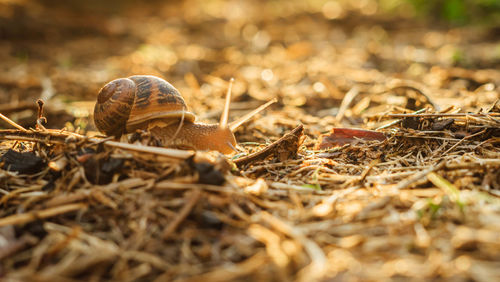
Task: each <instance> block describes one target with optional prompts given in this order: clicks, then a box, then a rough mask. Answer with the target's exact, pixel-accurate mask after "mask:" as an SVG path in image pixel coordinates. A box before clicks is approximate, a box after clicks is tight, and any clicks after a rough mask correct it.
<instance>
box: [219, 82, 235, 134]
mask: <svg viewBox="0 0 500 282" xmlns="http://www.w3.org/2000/svg"><path fill="white" fill-rule="evenodd" d="M233 82H234V78H231V80H229V87H228V88H227V93H226V104H225V105H224V110H223V111H222V115H221V117H220V123H219V126H220V127H221V128H226V127H227V120H228V118H229V104H230V103H231V91H232V90H233Z"/></svg>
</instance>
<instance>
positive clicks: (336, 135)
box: [315, 128, 387, 150]
mask: <svg viewBox="0 0 500 282" xmlns="http://www.w3.org/2000/svg"><path fill="white" fill-rule="evenodd" d="M360 139H361V140H365V141H372V140H378V141H384V140H385V139H387V138H386V137H385V135H384V134H383V133H381V132H378V131H373V130H364V129H354V128H333V129H332V131H331V132H330V133H329V134H323V135H321V136H320V137H319V139H318V143H317V144H316V147H315V149H316V150H323V149H328V148H332V147H337V146H342V145H345V144H352V143H357V142H359V140H360Z"/></svg>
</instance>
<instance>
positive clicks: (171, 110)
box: [94, 75, 195, 136]
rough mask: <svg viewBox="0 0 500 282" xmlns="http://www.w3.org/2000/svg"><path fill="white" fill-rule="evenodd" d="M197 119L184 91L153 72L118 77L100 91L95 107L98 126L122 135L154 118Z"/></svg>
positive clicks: (115, 134)
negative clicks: (190, 110) (189, 108)
mask: <svg viewBox="0 0 500 282" xmlns="http://www.w3.org/2000/svg"><path fill="white" fill-rule="evenodd" d="M182 116H184V121H186V122H194V120H195V115H194V114H193V113H191V112H188V111H187V107H186V103H185V102H184V99H183V98H182V96H181V94H180V93H179V91H177V89H175V88H174V87H173V86H172V85H171V84H170V83H168V82H167V81H165V80H163V79H161V78H159V77H155V76H150V75H135V76H131V77H128V78H119V79H115V80H113V81H111V82H109V83H108V84H106V85H105V86H104V87H103V88H102V89H101V90H100V91H99V94H98V98H97V103H96V105H95V108H94V121H95V125H96V126H97V128H98V129H99V130H100V131H102V132H104V133H106V134H107V135H110V136H111V135H114V136H119V135H121V134H123V133H130V132H133V131H135V130H136V129H140V128H146V127H147V125H148V124H149V123H150V122H151V121H153V120H178V119H181V118H182Z"/></svg>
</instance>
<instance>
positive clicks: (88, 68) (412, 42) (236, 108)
mask: <svg viewBox="0 0 500 282" xmlns="http://www.w3.org/2000/svg"><path fill="white" fill-rule="evenodd" d="M499 39H500V1H498V0H469V1H466V0H463V1H460V0H439V1H424V0H378V1H377V0H361V1H348V0H338V1H326V0H306V1H298V0H292V1H291V0H288V1H282V0H274V1H249V0H233V1H219V0H186V1H158V0H157V1H148V2H147V3H143V2H142V1H132V0H129V1H118V0H112V1H97V0H90V1H76V0H75V1H52V0H39V1H35V0H32V1H30V0H0V61H1V64H0V112H2V113H4V114H8V115H10V116H11V117H12V118H13V119H15V120H17V121H18V122H20V123H21V124H23V125H25V126H28V127H29V126H33V125H34V120H35V117H34V114H33V111H34V110H35V107H34V105H35V101H36V99H38V98H42V99H43V100H44V101H46V106H47V109H48V110H47V111H48V112H47V115H48V120H49V124H48V126H49V127H52V128H62V127H63V126H67V127H68V128H69V129H76V128H80V129H81V130H83V131H85V130H94V127H93V125H92V122H91V121H90V119H89V118H90V117H91V112H92V108H93V104H94V102H95V97H96V95H97V92H98V90H99V88H100V87H102V86H103V85H104V84H105V83H106V82H108V81H110V80H112V79H115V78H118V77H126V76H129V75H132V74H152V75H158V76H160V77H163V78H165V79H166V80H168V81H169V82H171V83H172V84H173V85H174V86H175V87H177V88H178V89H179V90H180V91H181V93H183V95H184V97H185V99H186V101H187V103H188V106H189V107H190V108H191V109H195V110H194V111H195V112H196V114H197V115H198V116H199V118H200V119H201V120H214V119H216V117H217V116H218V115H219V113H220V110H221V106H220V105H222V100H223V94H224V92H225V90H226V88H227V81H228V79H229V78H231V77H234V78H235V79H236V84H235V87H234V103H233V104H232V115H234V116H238V115H240V114H241V113H243V112H244V111H246V110H248V109H250V108H253V107H255V106H256V105H259V104H261V103H262V102H263V101H267V100H269V99H271V98H273V97H278V98H279V101H280V104H279V108H280V109H284V110H287V112H288V113H289V115H290V116H287V114H286V113H283V121H282V123H284V124H287V123H289V122H290V121H287V118H290V120H292V121H294V120H295V119H296V116H297V113H299V114H300V115H301V116H302V118H301V119H302V122H305V123H307V122H308V117H311V118H316V117H319V118H325V119H326V121H325V122H326V123H328V118H329V117H331V116H332V115H334V114H335V113H336V110H338V106H339V104H340V101H341V100H342V98H343V97H344V94H345V93H346V92H347V91H349V90H350V89H351V88H352V87H353V86H354V85H357V86H359V87H361V91H364V92H372V93H373V92H377V91H381V90H384V89H385V88H387V84H388V83H390V82H391V81H392V80H394V79H409V80H412V81H416V82H419V83H422V84H423V85H426V86H427V87H430V88H431V89H441V90H440V91H441V92H440V93H439V94H440V95H437V96H439V97H438V99H448V100H443V101H444V103H450V101H453V97H454V96H453V93H455V92H456V91H469V92H471V93H474V91H475V90H477V89H478V88H479V87H483V88H485V87H486V89H487V90H488V89H489V92H488V93H490V94H488V95H489V96H488V95H486V96H485V97H474V98H471V99H470V100H467V101H461V102H460V106H462V107H464V108H467V107H474V106H475V105H477V104H481V103H482V102H491V100H494V98H495V97H497V96H498V92H495V91H496V89H497V88H496V87H497V86H496V85H498V84H499V82H500V78H499V75H498V74H499V73H498V71H497V70H498V69H499V66H500V40H499ZM436 91H437V90H436ZM454 91H455V92H454ZM436 93H437V92H436ZM441 94H443V95H441ZM481 99H483V100H484V101H483V100H481ZM372 102H373V100H372ZM386 102H387V101H380V103H381V104H382V103H386ZM391 103H396V104H397V103H399V102H398V101H397V99H396V100H394V101H392V102H391ZM451 103H453V102H451ZM277 108H278V107H277ZM365 108H366V107H365ZM240 111H241V113H240ZM314 122H317V120H314ZM351 123H353V124H355V121H351ZM0 126H1V127H7V126H6V125H5V124H0Z"/></svg>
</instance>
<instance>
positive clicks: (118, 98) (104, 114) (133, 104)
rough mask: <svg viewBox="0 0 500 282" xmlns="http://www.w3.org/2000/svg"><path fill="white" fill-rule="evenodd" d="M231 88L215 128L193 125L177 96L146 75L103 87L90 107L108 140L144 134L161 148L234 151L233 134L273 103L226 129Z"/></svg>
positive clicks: (118, 80) (177, 93)
mask: <svg viewBox="0 0 500 282" xmlns="http://www.w3.org/2000/svg"><path fill="white" fill-rule="evenodd" d="M231 85H232V83H231V84H230V87H229V89H228V92H227V95H226V106H225V108H224V111H223V115H222V117H221V122H220V123H219V124H205V123H198V122H195V119H196V116H195V115H194V114H193V113H192V112H189V111H187V106H186V103H185V102H184V99H183V98H182V96H181V94H180V93H179V91H178V90H177V89H175V87H174V86H172V85H171V84H170V83H168V82H167V81H165V80H163V79H161V78H159V77H155V76H150V75H134V76H130V77H128V78H119V79H115V80H113V81H111V82H109V83H107V84H106V85H105V86H104V87H103V88H102V89H101V90H100V91H99V94H98V97H97V102H96V105H95V107H94V123H95V125H96V127H97V128H98V129H99V130H100V131H101V132H103V133H105V134H106V135H108V136H117V137H119V136H121V135H122V134H127V133H132V132H135V131H136V130H138V129H141V130H148V131H149V132H150V133H151V134H152V135H153V136H155V137H156V138H158V139H159V140H160V141H161V143H162V144H163V145H166V146H174V147H180V148H190V149H195V150H217V151H219V152H221V153H224V154H229V153H232V152H234V151H235V147H236V138H235V137H234V134H233V131H234V130H235V129H236V128H237V127H238V126H239V125H241V124H242V123H243V122H245V121H246V120H248V119H249V118H250V117H252V116H253V115H255V113H257V112H259V111H261V110H262V109H264V108H265V107H267V106H268V105H269V104H271V103H272V102H273V101H270V102H268V103H266V104H265V105H263V106H261V107H259V108H258V109H256V110H254V111H253V113H251V114H249V115H247V116H245V117H243V118H242V119H240V120H239V121H236V122H234V123H232V124H230V125H228V123H227V119H228V111H229V110H228V108H229V101H230V93H231Z"/></svg>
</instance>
